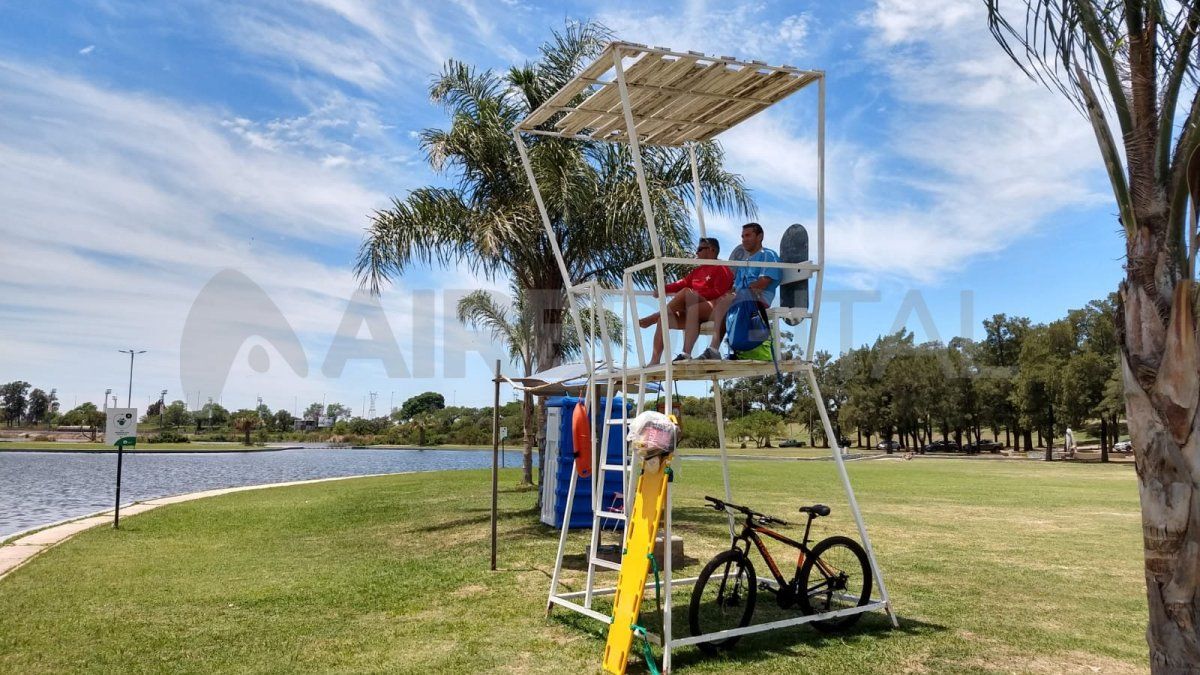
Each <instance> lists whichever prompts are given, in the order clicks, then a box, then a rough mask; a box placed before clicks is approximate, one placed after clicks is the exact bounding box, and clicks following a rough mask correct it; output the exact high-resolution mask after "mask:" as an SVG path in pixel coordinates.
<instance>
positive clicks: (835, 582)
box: [688, 497, 871, 654]
mask: <svg viewBox="0 0 1200 675" xmlns="http://www.w3.org/2000/svg"><path fill="white" fill-rule="evenodd" d="M704 499H705V500H707V501H708V502H710V504H709V506H711V507H712V508H713V509H715V510H717V511H723V512H725V513H730V514H732V513H733V512H735V511H736V512H739V513H741V514H743V515H744V516H745V521H744V522H743V524H742V531H741V533H740V534H738V535H737V536H736V537H734V538H733V543H732V545H731V546H730V548H729V550H727V551H722V552H721V553H718V554H717V555H716V557H714V558H713V559H712V560H710V561H708V564H707V565H705V566H704V569H703V570H701V572H700V576H699V577H698V578H697V579H696V585H695V587H694V588H693V589H692V599H691V603H690V605H689V607H688V622H689V623H690V624H691V630H692V635H706V634H708V633H716V632H719V631H723V630H729V629H733V628H742V627H744V626H746V625H748V624H749V623H750V618H751V616H753V614H754V604H755V602H756V601H757V599H758V591H759V590H763V591H767V592H769V593H773V594H774V595H775V601H776V602H777V603H778V605H779V606H780V607H781V608H783V609H792V608H796V609H799V611H801V612H802V613H804V614H806V615H807V614H824V613H826V612H834V611H838V610H845V609H850V608H853V607H861V606H862V605H865V604H867V603H868V602H870V600H871V567H870V565H869V564H868V562H867V552H866V551H864V550H863V548H862V546H860V545H859V544H858V542H856V541H854V540H853V539H850V538H849V537H842V536H833V537H829V538H828V539H822V540H821V541H819V542H817V544H816V545H815V546H813V547H811V548H810V547H809V546H808V541H809V532H810V531H811V530H812V523H813V521H814V520H816V519H817V518H820V517H823V516H827V515H829V513H830V508H829V507H828V506H825V505H824V504H814V505H813V506H801V507H800V512H801V513H805V514H808V522H807V524H806V525H805V526H804V538H803V539H801V540H800V541H794V540H792V539H789V538H787V537H785V536H783V535H782V534H779V533H778V532H775V531H774V530H771V529H770V528H768V527H767V526H768V525H784V526H786V525H788V523H787V522H786V521H784V520H781V519H779V518H775V517H773V516H768V515H766V514H765V513H759V512H757V511H754V510H753V509H750V508H748V507H745V506H739V505H737V504H730V503H728V502H726V501H723V500H720V499H717V498H716V497H705V498H704ZM760 535H765V536H767V537H770V538H771V539H774V540H776V541H779V542H782V543H784V544H787V545H788V546H791V547H792V548H795V549H797V550H798V551H799V558H798V559H797V561H796V575H795V576H794V577H793V578H792V579H791V580H788V579H785V578H784V576H783V573H782V572H780V570H779V565H777V564H776V563H775V559H774V558H772V557H771V553H770V551H768V550H767V547H766V545H764V544H763V540H762V537H761V536H760ZM751 543H753V544H754V547H755V548H757V549H758V552H759V554H760V555H762V557H763V560H765V561H766V563H767V567H768V568H769V569H770V570H771V575H772V576H773V577H774V581H764V580H761V579H759V578H758V576H757V575H756V574H755V572H754V565H753V564H751V562H750V544H751ZM859 616H861V614H859V613H855V614H848V615H843V616H835V617H832V618H829V619H824V620H821V621H813V622H811V625H812V626H813V627H814V628H816V629H817V630H819V631H822V632H825V633H833V632H837V631H841V630H845V629H847V628H849V627H850V626H852V625H854V623H855V622H857V621H858V618H859ZM739 637H740V636H737V635H735V636H732V637H728V638H725V639H724V640H717V641H713V642H701V643H699V645H697V646H699V647H700V649H701V650H702V651H704V652H705V653H708V654H715V653H716V652H718V651H720V650H722V649H729V648H731V647H733V646H734V645H735V644H736V643H737V641H738V638H739Z"/></svg>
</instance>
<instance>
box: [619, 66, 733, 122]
mask: <svg viewBox="0 0 1200 675" xmlns="http://www.w3.org/2000/svg"><path fill="white" fill-rule="evenodd" d="M731 72H734V73H736V71H730V69H729V67H728V65H726V64H725V63H723V62H720V61H714V62H712V63H710V64H709V65H707V66H705V67H704V69H703V70H701V71H700V72H698V73H695V74H694V75H692V76H691V77H689V78H688V79H687V80H686V81H683V82H679V83H677V85H675V88H678V89H679V90H681V93H680V94H678V95H676V96H672V97H670V98H669V99H668V100H666V101H663V102H661V103H660V104H659V105H658V106H657V109H656V110H655V112H656V113H657V114H660V115H670V116H671V117H674V118H676V119H685V120H686V119H688V116H687V115H686V114H685V113H681V112H680V111H682V110H684V109H686V108H687V107H688V106H689V105H691V104H692V103H694V102H695V99H693V98H692V97H691V96H690V93H691V92H692V91H697V90H701V89H703V88H704V87H705V86H706V84H707V83H711V82H716V81H718V80H721V79H723V78H726V77H729V75H730V73H731ZM655 126H656V127H657V126H661V125H655ZM641 132H642V129H641V128H639V133H641Z"/></svg>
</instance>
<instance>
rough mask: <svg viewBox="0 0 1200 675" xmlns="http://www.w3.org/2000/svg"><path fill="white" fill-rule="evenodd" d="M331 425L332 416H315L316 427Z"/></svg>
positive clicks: (326, 427) (328, 426)
mask: <svg viewBox="0 0 1200 675" xmlns="http://www.w3.org/2000/svg"><path fill="white" fill-rule="evenodd" d="M332 426H333V418H332V417H326V416H324V415H322V416H320V417H318V418H317V428H318V429H328V428H330V427H332Z"/></svg>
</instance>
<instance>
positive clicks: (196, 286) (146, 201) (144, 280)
mask: <svg viewBox="0 0 1200 675" xmlns="http://www.w3.org/2000/svg"><path fill="white" fill-rule="evenodd" d="M0 91H4V92H5V105H4V106H3V108H2V110H0V203H2V204H4V205H5V209H4V213H3V215H0V239H2V240H3V241H4V260H5V264H4V265H3V266H0V291H2V292H3V296H4V298H5V299H4V302H3V303H0V324H2V325H5V326H8V327H11V328H12V329H10V330H6V331H4V332H3V335H2V336H0V372H3V373H6V374H7V376H8V377H10V378H11V377H20V378H21V379H26V380H30V381H36V382H38V383H39V384H45V385H46V386H58V387H59V388H60V391H61V392H62V393H64V394H71V393H78V394H79V395H80V397H81V398H83V399H86V398H89V396H88V394H89V392H90V393H92V394H95V395H98V393H99V392H100V391H102V390H103V388H104V387H105V386H111V383H113V382H117V381H120V379H121V373H120V371H121V363H120V362H119V360H116V359H114V353H115V352H114V350H115V349H116V348H117V347H126V346H129V345H131V344H132V345H134V346H137V347H139V348H146V349H149V350H150V351H149V353H147V354H146V355H145V357H144V358H139V361H138V382H141V383H148V384H145V385H144V386H147V387H152V388H153V389H154V390H155V391H157V390H158V389H161V388H163V386H166V388H168V389H169V390H171V392H172V394H171V396H172V397H175V396H178V376H179V357H178V349H179V344H180V331H181V329H182V327H183V325H184V319H185V317H186V316H187V313H188V311H189V308H190V306H191V304H192V302H193V300H194V299H195V298H196V296H197V293H198V292H199V291H200V288H201V287H202V286H203V285H204V284H205V283H206V282H207V281H208V280H209V279H210V278H211V277H212V276H213V275H214V274H215V273H217V272H218V271H219V270H221V269H224V268H234V269H237V270H240V271H242V272H244V273H245V274H247V275H248V276H249V277H250V278H251V279H253V280H254V281H255V282H257V283H258V284H260V285H261V286H262V287H263V288H264V290H266V292H267V293H268V295H269V296H270V297H271V298H272V299H273V300H274V301H275V302H276V303H277V304H278V305H279V307H280V309H281V311H282V312H283V314H284V316H286V317H287V319H288V320H289V322H291V324H292V326H293V328H294V329H295V330H296V332H297V334H298V335H299V336H300V339H301V341H302V343H303V344H304V346H305V348H306V350H307V352H308V358H309V361H310V375H309V377H308V378H306V379H299V378H297V377H296V376H294V375H292V374H291V373H290V370H288V369H286V368H284V369H283V371H282V372H279V371H278V369H277V368H273V369H272V372H271V373H269V374H268V375H270V376H271V377H267V375H262V376H261V377H260V376H259V374H257V373H250V372H249V369H248V368H247V367H246V364H245V363H244V362H243V363H241V364H240V365H238V366H236V367H235V369H234V371H233V373H231V376H230V378H231V379H230V381H229V385H228V387H227V390H226V400H227V401H234V400H237V401H240V402H238V403H236V405H244V404H245V402H246V400H247V399H249V400H253V395H254V394H255V390H256V389H257V390H258V392H259V393H264V394H266V393H270V392H271V391H275V392H276V394H277V395H278V392H279V391H287V392H289V394H291V393H295V395H298V396H301V398H302V400H303V398H305V397H311V396H312V395H316V396H317V398H318V399H319V397H320V396H319V392H320V391H322V390H324V391H328V392H330V394H331V395H337V392H339V391H357V390H358V389H362V388H363V386H362V385H361V382H362V381H363V378H366V379H372V378H374V379H376V380H377V379H379V378H382V377H384V375H383V374H382V372H381V371H379V370H378V369H377V368H374V366H372V364H369V363H368V364H365V365H363V366H362V367H361V368H358V369H356V370H354V373H357V375H356V376H355V377H349V376H348V377H343V378H341V379H339V380H337V381H329V380H326V379H324V378H322V377H320V376H319V374H318V371H319V367H320V364H321V361H322V359H323V358H324V353H325V350H326V349H327V348H328V346H329V343H330V339H331V334H332V332H333V331H334V329H336V327H337V326H338V324H339V321H340V319H341V316H342V313H343V312H344V311H345V307H346V301H347V299H348V298H349V297H350V295H351V293H352V292H353V290H354V289H355V288H356V287H357V281H356V280H355V279H354V278H353V275H352V272H351V262H352V258H353V255H354V250H355V247H356V245H357V244H358V241H359V237H360V236H361V231H362V228H363V227H365V225H366V224H367V220H366V218H367V214H369V213H370V211H371V209H373V208H376V207H379V206H382V205H384V204H385V203H386V199H387V196H386V195H385V194H383V193H381V192H377V191H375V190H373V189H371V188H369V187H367V186H366V185H365V183H366V180H365V179H364V178H363V175H362V172H359V171H356V169H355V166H356V164H357V160H355V161H348V162H330V161H326V160H327V158H326V157H324V156H322V155H320V154H319V153H318V152H317V150H319V149H322V148H323V147H324V146H322V145H321V144H320V143H316V145H317V147H316V148H314V147H313V145H312V143H310V139H309V136H308V135H307V134H306V133H302V132H301V131H297V129H299V130H304V129H306V128H307V127H306V125H309V124H310V123H312V120H306V121H304V122H300V123H296V122H294V121H283V122H280V123H279V126H278V128H270V127H271V125H270V124H267V125H263V126H265V127H267V131H265V132H264V134H263V139H264V140H263V142H260V143H252V142H250V140H249V138H248V137H247V135H246V133H244V132H245V130H246V129H253V128H256V127H257V126H259V125H256V124H254V123H252V122H250V121H248V120H244V119H239V118H237V117H235V116H230V115H227V114H225V113H223V112H222V111H219V110H205V109H202V108H196V107H190V106H189V107H184V106H181V105H177V104H174V103H171V102H169V101H165V100H161V99H155V98H151V97H148V96H144V95H138V94H132V93H129V92H121V91H112V90H107V89H102V88H100V87H97V86H95V85H92V84H90V83H88V82H85V81H82V80H78V79H75V78H71V77H66V76H62V75H59V74H57V73H54V72H52V71H47V70H42V69H36V68H32V67H28V66H24V65H19V64H13V63H3V62H0ZM318 140H319V139H318ZM314 142H315V141H314ZM347 153H348V155H349V156H350V157H352V158H353V157H356V155H355V154H354V153H353V151H352V149H350V150H347ZM460 285H470V286H482V285H484V284H481V283H479V282H478V281H477V280H473V279H470V278H469V277H459V276H457V275H455V274H454V272H453V271H450V272H446V273H444V274H438V275H427V276H422V275H419V274H418V275H416V276H413V277H412V278H409V279H406V280H404V281H403V282H402V283H400V284H398V285H397V287H396V288H395V289H394V290H390V291H388V292H386V293H385V294H384V296H383V303H384V306H385V309H386V310H387V312H388V315H389V317H390V318H391V321H392V322H393V324H394V332H395V334H396V336H397V338H398V340H399V342H400V344H401V348H402V349H404V350H410V357H411V350H412V349H417V348H418V346H419V345H420V349H421V352H420V353H421V354H426V353H432V351H433V350H435V349H441V348H442V337H443V336H442V334H441V332H440V331H436V330H426V331H424V332H422V333H421V334H420V335H416V334H414V330H413V327H414V326H416V325H417V323H416V322H414V317H416V316H417V315H416V314H415V313H416V312H420V313H421V315H422V316H425V317H430V320H431V321H432V324H431V325H433V326H437V325H439V323H441V322H444V321H453V319H452V318H449V317H447V316H445V315H444V312H443V310H442V308H441V307H440V304H438V305H437V306H434V307H428V306H422V307H419V308H418V307H416V306H414V304H413V303H412V298H413V294H412V291H413V290H414V289H420V288H428V289H434V290H437V289H439V288H440V287H443V286H446V287H457V286H460ZM439 297H440V296H439ZM412 360H413V359H412V358H410V366H411V364H412ZM430 360H432V359H430ZM476 360H478V359H476ZM274 361H276V362H277V364H278V363H279V359H274ZM480 363H482V361H481V360H480ZM264 378H265V379H264ZM272 378H274V379H272ZM279 378H282V379H279ZM280 382H283V383H284V384H280ZM105 383H108V384H107V385H106V384H105ZM387 384H388V385H389V386H391V387H392V388H395V389H396V390H398V391H402V392H408V393H409V394H412V393H416V391H409V390H412V389H417V388H419V387H422V386H428V384H427V381H426V382H425V383H423V382H421V381H419V380H407V381H402V382H394V381H393V382H389V383H387ZM375 386H376V387H378V386H379V385H378V384H376V385H375ZM188 395H189V397H193V396H194V393H193V392H188ZM139 397H140V394H138V393H137V392H136V391H135V403H136V402H137V401H138V400H139ZM92 398H94V396H92ZM287 398H288V399H290V398H291V396H290V395H289V396H288V397H287ZM283 403H284V401H282V400H280V401H275V402H273V405H283Z"/></svg>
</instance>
